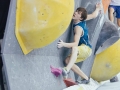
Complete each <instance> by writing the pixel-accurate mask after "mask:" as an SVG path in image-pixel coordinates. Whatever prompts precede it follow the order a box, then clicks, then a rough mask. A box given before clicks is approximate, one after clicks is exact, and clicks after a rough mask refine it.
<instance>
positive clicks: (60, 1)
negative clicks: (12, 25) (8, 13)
mask: <svg viewBox="0 0 120 90" xmlns="http://www.w3.org/2000/svg"><path fill="white" fill-rule="evenodd" d="M73 12H74V0H17V10H16V13H17V14H16V30H15V34H16V37H17V40H18V42H19V44H20V47H21V48H22V51H23V53H24V54H28V53H29V52H30V51H32V50H33V49H36V48H42V47H44V46H46V45H48V44H50V43H52V42H53V41H54V40H56V39H57V38H58V37H59V36H60V35H62V34H63V33H64V32H65V31H66V29H67V27H68V25H69V24H70V21H71V18H72V15H73Z"/></svg>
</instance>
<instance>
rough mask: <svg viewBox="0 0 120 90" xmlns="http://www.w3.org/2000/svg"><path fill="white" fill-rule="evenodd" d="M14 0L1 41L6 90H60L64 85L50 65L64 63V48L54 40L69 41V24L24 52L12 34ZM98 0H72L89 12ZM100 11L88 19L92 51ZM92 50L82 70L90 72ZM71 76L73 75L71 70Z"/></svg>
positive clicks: (70, 39)
mask: <svg viewBox="0 0 120 90" xmlns="http://www.w3.org/2000/svg"><path fill="white" fill-rule="evenodd" d="M16 1H17V0H11V4H10V10H9V16H8V21H7V25H6V30H5V36H4V40H3V44H2V57H3V64H4V71H5V76H6V80H7V86H8V90H48V89H49V90H62V89H63V88H65V84H64V83H63V80H62V77H61V76H60V77H58V78H56V77H55V76H53V74H51V72H50V65H53V66H55V67H63V60H64V59H65V57H66V56H67V55H68V53H69V50H68V49H66V48H62V49H57V46H56V45H57V42H58V41H59V39H62V40H63V41H65V42H70V41H72V37H73V34H72V33H71V32H73V30H72V25H70V26H69V27H68V29H67V30H66V32H65V33H64V34H63V35H62V36H60V37H59V38H58V39H56V40H55V41H54V42H53V43H51V44H50V45H48V46H46V47H44V48H41V49H36V50H33V51H32V52H30V53H29V54H28V55H26V56H25V55H23V53H22V51H21V48H20V46H19V44H18V42H17V40H16V37H15V33H14V31H15V16H16ZM98 1H101V0H90V1H89V0H82V2H81V0H75V9H76V8H77V7H79V6H83V7H85V8H86V9H87V11H88V13H92V12H93V11H94V10H95V4H96V3H97V2H98ZM103 18H104V16H103V15H99V16H98V17H97V18H96V19H93V20H90V21H87V26H88V29H89V34H90V41H91V43H92V45H93V51H94V48H95V45H96V42H97V39H98V35H99V32H100V30H101V27H102V24H103ZM93 58H94V54H92V56H91V57H90V58H89V59H88V60H86V61H84V63H83V65H82V70H83V71H84V72H85V73H86V74H87V75H89V74H90V71H91V67H92V63H93V60H94V59H93ZM70 77H71V78H73V79H74V75H73V72H71V73H70Z"/></svg>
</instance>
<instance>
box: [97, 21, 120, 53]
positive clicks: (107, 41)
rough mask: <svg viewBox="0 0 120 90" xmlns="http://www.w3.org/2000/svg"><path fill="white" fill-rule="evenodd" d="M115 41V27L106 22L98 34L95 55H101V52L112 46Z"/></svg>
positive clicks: (117, 36) (116, 31) (116, 36)
mask: <svg viewBox="0 0 120 90" xmlns="http://www.w3.org/2000/svg"><path fill="white" fill-rule="evenodd" d="M117 40H119V32H118V29H117V27H116V26H115V24H113V23H112V22H110V21H106V22H105V23H104V25H103V28H102V30H101V32H100V34H99V38H98V41H97V44H96V48H95V53H96V54H99V53H101V52H102V51H103V50H105V49H106V48H108V47H109V46H111V45H112V44H114V43H115V42H116V41H117Z"/></svg>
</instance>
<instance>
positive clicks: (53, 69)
mask: <svg viewBox="0 0 120 90" xmlns="http://www.w3.org/2000/svg"><path fill="white" fill-rule="evenodd" d="M50 68H51V72H52V73H53V74H54V75H55V76H56V77H58V76H59V75H61V74H62V70H61V69H60V68H54V67H53V66H50Z"/></svg>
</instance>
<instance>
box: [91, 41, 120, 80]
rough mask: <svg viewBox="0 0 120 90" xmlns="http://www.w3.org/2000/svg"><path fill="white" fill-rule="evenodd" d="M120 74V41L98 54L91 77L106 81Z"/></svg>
mask: <svg viewBox="0 0 120 90" xmlns="http://www.w3.org/2000/svg"><path fill="white" fill-rule="evenodd" d="M119 72H120V40H118V41H117V42H116V43H114V44H113V45H112V46H110V47H109V48H107V49H106V50H104V51H103V52H101V53H100V54H98V55H97V56H96V58H95V60H94V64H93V68H92V72H91V77H92V78H93V79H95V80H97V81H105V80H109V79H111V78H112V77H114V76H115V75H116V74H118V73H119Z"/></svg>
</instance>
